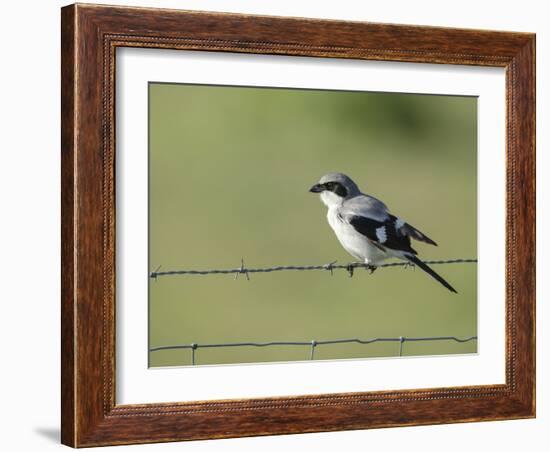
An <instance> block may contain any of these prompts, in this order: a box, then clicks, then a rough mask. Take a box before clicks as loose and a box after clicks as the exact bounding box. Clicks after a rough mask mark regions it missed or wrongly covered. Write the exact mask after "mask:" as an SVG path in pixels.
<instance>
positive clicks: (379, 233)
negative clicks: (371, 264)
mask: <svg viewBox="0 0 550 452" xmlns="http://www.w3.org/2000/svg"><path fill="white" fill-rule="evenodd" d="M376 238H378V241H379V242H380V243H384V242H385V241H386V240H388V236H387V235H386V226H381V227H379V228H378V229H376Z"/></svg>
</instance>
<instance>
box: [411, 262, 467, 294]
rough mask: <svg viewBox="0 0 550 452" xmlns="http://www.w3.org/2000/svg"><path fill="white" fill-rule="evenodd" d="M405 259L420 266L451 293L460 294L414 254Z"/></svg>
mask: <svg viewBox="0 0 550 452" xmlns="http://www.w3.org/2000/svg"><path fill="white" fill-rule="evenodd" d="M405 257H406V258H407V259H408V260H409V261H410V262H411V263H413V264H414V265H417V266H419V267H420V268H421V269H422V270H424V271H425V272H426V273H427V274H428V275H430V276H431V277H432V278H433V279H435V280H436V281H438V282H439V283H441V284H442V285H444V286H445V287H446V288H447V289H449V290H450V291H451V292H454V293H458V292H457V291H456V290H455V289H454V288H453V286H451V285H450V284H449V283H448V282H447V281H445V280H444V279H443V278H442V277H441V276H439V275H438V274H437V273H436V272H434V271H433V270H432V269H431V268H430V267H428V266H427V265H426V264H425V263H424V262H422V261H421V260H420V259H418V257H416V256H415V255H413V254H405Z"/></svg>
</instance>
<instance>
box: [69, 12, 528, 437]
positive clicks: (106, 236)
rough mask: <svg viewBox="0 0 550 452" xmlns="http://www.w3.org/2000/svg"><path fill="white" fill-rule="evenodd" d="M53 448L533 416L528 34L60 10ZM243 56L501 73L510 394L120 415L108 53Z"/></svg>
mask: <svg viewBox="0 0 550 452" xmlns="http://www.w3.org/2000/svg"><path fill="white" fill-rule="evenodd" d="M61 34H62V140H61V142H62V144H61V146H62V149H61V154H62V171H61V172H62V195H61V197H62V272H61V274H62V312H61V314H62V331H61V333H62V346H61V385H62V429H61V437H62V442H63V443H64V444H66V445H70V446H73V447H85V446H100V445H113V444H132V443H149V442H161V441H180V440H195V439H209V438H228V437H238V436H253V435H274V434H285V433H301V432H320V431H335V430H348V429H364V428H376V427H390V426H403V425H424V424H441V423H450V422H469V421H484V420H500V419H519V418H530V417H534V416H535V36H534V35H533V34H528V33H509V32H496V31H481V30H463V29H449V28H436V27H419V26H408V25H388V24H374V23H358V22H357V23H356V22H339V21H329V20H313V19H298V18H280V17H262V16H247V15H237V14H218V13H204V12H188V11H177V10H162V9H147V8H127V7H110V6H94V5H79V4H76V5H70V6H67V7H64V8H63V9H62V25H61ZM118 47H148V48H164V49H183V50H202V51H205V50H206V51H216V52H238V53H239V52H240V53H256V54H274V55H299V56H312V57H328V58H351V59H367V60H384V61H395V62H420V63H439V64H447V65H453V64H461V65H474V66H494V67H502V68H505V70H506V109H507V119H506V130H507V142H506V193H507V199H506V357H505V360H506V383H505V384H502V385H488V386H470V387H466V386H464V387H450V388H436V389H430V388H425V389H411V390H399V391H378V392H363V393H343V394H325V395H323V394H321V395H315V396H311V395H307V396H297V397H273V398H263V399H242V400H219V401H208V402H178V401H174V402H173V403H160V404H147V405H117V404H116V403H115V366H116V362H115V315H116V312H115V284H116V280H115V177H116V175H115V171H114V168H115V165H114V161H115V142H114V141H115V134H114V131H115V123H114V118H115V116H114V115H115V105H114V99H115V96H114V86H115V64H116V58H115V50H116V49H117V48H118Z"/></svg>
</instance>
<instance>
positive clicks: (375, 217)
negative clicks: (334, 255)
mask: <svg viewBox="0 0 550 452" xmlns="http://www.w3.org/2000/svg"><path fill="white" fill-rule="evenodd" d="M309 191H310V192H312V193H319V194H320V197H321V201H322V202H323V203H324V204H325V205H326V206H327V207H328V213H327V219H328V223H329V225H330V227H331V228H332V229H333V230H334V232H335V234H336V237H337V238H338V240H339V241H340V244H341V245H342V246H343V247H344V249H345V250H346V251H347V252H348V253H350V254H351V255H352V256H354V257H355V258H356V259H359V260H360V261H361V263H364V264H366V265H367V266H368V267H369V268H370V270H371V272H373V271H374V270H375V269H376V267H377V266H378V265H379V264H380V263H382V262H383V261H384V260H386V259H389V258H392V257H393V258H398V259H402V260H405V261H407V262H410V263H411V264H414V265H416V266H418V267H420V268H421V269H422V270H424V271H425V272H426V273H428V274H429V275H430V276H431V277H432V278H434V279H435V280H436V281H438V282H439V283H441V284H442V285H443V286H445V287H446V288H447V289H449V290H450V291H451V292H454V293H457V292H456V290H455V289H454V288H453V287H452V286H451V285H450V284H449V283H448V282H447V281H445V280H444V279H443V278H442V277H441V276H440V275H438V274H437V273H436V272H435V271H433V270H432V269H431V268H430V267H428V265H426V264H425V263H424V262H422V261H421V260H420V259H419V258H418V257H417V254H418V253H417V252H416V251H415V250H414V249H413V248H412V247H411V238H413V239H415V240H418V241H421V242H424V243H429V244H430V245H436V246H437V244H436V243H435V242H434V241H433V240H432V239H430V238H429V237H427V236H426V235H425V234H423V233H422V232H420V231H419V230H418V229H416V228H414V227H412V226H411V225H410V224H408V223H406V222H405V221H404V220H402V219H401V218H398V217H396V216H394V215H392V214H390V212H389V211H388V208H387V207H386V205H385V204H384V203H383V202H382V201H380V200H378V199H376V198H374V197H372V196H369V195H366V194H364V193H361V190H359V187H358V186H357V184H356V183H355V182H353V180H351V179H350V178H349V177H348V176H346V175H345V174H341V173H328V174H325V175H324V176H323V177H321V180H320V181H319V183H317V184H315V185H314V186H313V187H311V188H310V190H309ZM351 268H352V269H353V267H351Z"/></svg>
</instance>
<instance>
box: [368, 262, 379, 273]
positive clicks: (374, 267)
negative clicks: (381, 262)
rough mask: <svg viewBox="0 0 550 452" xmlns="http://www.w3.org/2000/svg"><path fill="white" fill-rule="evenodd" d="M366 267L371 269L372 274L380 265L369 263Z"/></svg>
mask: <svg viewBox="0 0 550 452" xmlns="http://www.w3.org/2000/svg"><path fill="white" fill-rule="evenodd" d="M365 268H366V269H367V270H368V271H369V274H370V275H372V274H373V273H374V272H375V271H376V269H377V268H378V267H377V266H376V265H370V264H368V265H367V266H366V267H365Z"/></svg>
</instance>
